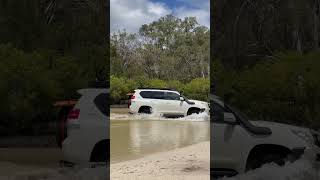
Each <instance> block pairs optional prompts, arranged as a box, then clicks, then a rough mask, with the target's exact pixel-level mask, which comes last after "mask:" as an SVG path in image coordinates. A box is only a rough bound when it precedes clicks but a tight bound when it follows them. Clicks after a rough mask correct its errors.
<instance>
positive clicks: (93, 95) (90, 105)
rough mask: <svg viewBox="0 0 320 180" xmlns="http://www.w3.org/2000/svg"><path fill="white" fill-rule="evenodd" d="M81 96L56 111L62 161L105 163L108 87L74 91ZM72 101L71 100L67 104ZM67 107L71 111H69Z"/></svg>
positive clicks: (106, 151) (108, 144)
mask: <svg viewBox="0 0 320 180" xmlns="http://www.w3.org/2000/svg"><path fill="white" fill-rule="evenodd" d="M78 93H79V94H80V95H81V97H80V98H79V100H78V101H76V103H73V104H75V105H74V106H73V107H72V106H71V107H70V106H65V108H62V109H61V111H60V124H59V136H58V141H59V143H60V146H61V147H62V152H63V157H64V160H63V161H64V162H68V163H72V164H74V163H76V164H82V163H88V162H101V163H107V165H108V162H109V157H110V137H109V117H108V115H109V105H108V98H109V90H108V89H106V88H90V89H81V90H78ZM71 104H72V103H71ZM70 109H71V110H70Z"/></svg>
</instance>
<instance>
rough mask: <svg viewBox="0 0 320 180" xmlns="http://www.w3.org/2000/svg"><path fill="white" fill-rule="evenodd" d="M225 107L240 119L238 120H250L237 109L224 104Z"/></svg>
mask: <svg viewBox="0 0 320 180" xmlns="http://www.w3.org/2000/svg"><path fill="white" fill-rule="evenodd" d="M225 106H226V107H227V108H228V109H230V110H231V111H232V112H234V113H235V114H236V116H238V118H240V120H242V121H249V119H250V118H249V117H248V116H247V115H246V114H245V113H243V112H241V111H240V110H239V109H238V108H235V107H233V106H230V105H226V104H225Z"/></svg>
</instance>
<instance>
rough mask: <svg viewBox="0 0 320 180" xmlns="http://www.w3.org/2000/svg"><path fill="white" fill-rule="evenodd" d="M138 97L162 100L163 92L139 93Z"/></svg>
mask: <svg viewBox="0 0 320 180" xmlns="http://www.w3.org/2000/svg"><path fill="white" fill-rule="evenodd" d="M140 96H141V97H143V98H147V99H164V92H163V91H141V92H140Z"/></svg>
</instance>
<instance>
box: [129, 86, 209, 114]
mask: <svg viewBox="0 0 320 180" xmlns="http://www.w3.org/2000/svg"><path fill="white" fill-rule="evenodd" d="M141 91H162V92H172V93H175V94H177V95H178V96H180V93H179V92H178V91H173V90H160V89H159V90H157V89H136V90H135V92H134V94H133V96H135V98H134V99H131V105H130V107H129V111H130V113H133V114H136V113H138V112H139V108H140V107H141V106H149V107H151V108H152V113H159V114H179V115H183V116H187V112H188V110H189V109H190V108H192V107H195V108H199V109H204V112H206V113H208V114H209V105H208V103H207V102H204V101H198V100H189V101H191V102H194V103H195V104H188V103H187V102H186V101H184V100H182V99H181V100H165V99H147V98H143V97H141V95H140V92H141ZM180 98H181V97H180Z"/></svg>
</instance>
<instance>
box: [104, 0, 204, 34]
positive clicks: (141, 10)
mask: <svg viewBox="0 0 320 180" xmlns="http://www.w3.org/2000/svg"><path fill="white" fill-rule="evenodd" d="M110 10H111V32H114V31H117V30H119V29H121V30H122V29H126V30H127V31H128V32H133V33H135V32H138V30H139V27H140V26H141V25H142V24H147V23H151V22H152V21H155V20H157V19H159V18H160V17H162V16H165V15H167V14H173V15H174V16H177V17H179V18H184V17H187V16H195V17H197V20H198V23H199V24H200V25H204V26H207V27H208V28H209V27H210V0H111V1H110Z"/></svg>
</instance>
